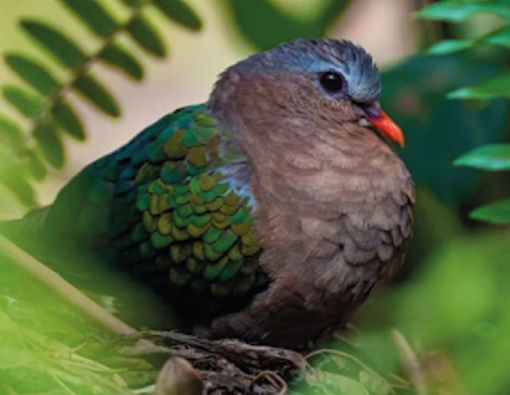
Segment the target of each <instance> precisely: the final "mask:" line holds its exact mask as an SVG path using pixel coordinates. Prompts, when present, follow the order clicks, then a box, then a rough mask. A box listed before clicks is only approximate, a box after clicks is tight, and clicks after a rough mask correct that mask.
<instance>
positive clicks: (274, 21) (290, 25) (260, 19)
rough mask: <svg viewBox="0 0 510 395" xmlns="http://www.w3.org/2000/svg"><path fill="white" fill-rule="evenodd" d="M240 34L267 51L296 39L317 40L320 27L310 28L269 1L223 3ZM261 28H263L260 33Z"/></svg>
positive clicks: (319, 34)
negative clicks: (308, 38) (309, 38)
mask: <svg viewBox="0 0 510 395" xmlns="http://www.w3.org/2000/svg"><path fill="white" fill-rule="evenodd" d="M225 3H226V4H227V5H228V8H229V10H230V12H231V13H232V17H233V18H234V22H235V23H236V24H237V25H238V26H239V29H240V32H241V33H243V34H244V35H245V36H246V37H247V38H249V40H250V41H251V42H252V43H254V44H255V45H256V46H257V47H258V48H260V49H263V50H266V49H270V48H273V47H275V46H276V45H279V44H281V43H282V42H285V41H290V40H293V39H295V38H297V37H303V38H307V37H318V36H321V35H322V33H323V32H322V29H321V27H320V26H318V25H317V26H311V25H308V24H306V23H305V22H303V21H301V20H297V19H295V18H293V17H291V16H290V15H287V14H286V13H285V12H283V11H281V10H280V9H279V8H277V7H276V6H275V5H274V4H273V3H271V2H270V1H268V0H258V1H239V0H225ZM261 26H264V28H263V29H261Z"/></svg>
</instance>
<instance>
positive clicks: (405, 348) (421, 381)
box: [391, 329, 429, 395]
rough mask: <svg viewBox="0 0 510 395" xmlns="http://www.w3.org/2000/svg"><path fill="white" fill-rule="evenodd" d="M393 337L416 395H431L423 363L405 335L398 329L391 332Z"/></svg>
mask: <svg viewBox="0 0 510 395" xmlns="http://www.w3.org/2000/svg"><path fill="white" fill-rule="evenodd" d="M391 335H392V337H393V342H394V343H395V346H396V347H397V350H398V352H399V354H400V359H401V361H402V364H403V365H404V367H405V369H406V371H407V374H408V375H409V380H410V381H411V382H412V383H413V385H414V387H415V389H416V393H417V394H418V395H426V394H428V393H429V391H428V388H427V387H428V386H427V380H426V379H425V377H424V374H423V368H422V366H421V363H420V361H419V359H418V357H417V356H416V353H415V352H414V351H413V349H412V348H411V346H410V345H409V342H408V341H407V340H406V338H405V337H404V335H402V333H401V332H400V331H398V330H396V329H393V330H392V331H391Z"/></svg>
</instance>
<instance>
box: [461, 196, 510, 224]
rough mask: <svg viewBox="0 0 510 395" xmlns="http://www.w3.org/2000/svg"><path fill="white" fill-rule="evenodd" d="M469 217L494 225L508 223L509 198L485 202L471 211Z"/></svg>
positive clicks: (509, 214)
mask: <svg viewBox="0 0 510 395" xmlns="http://www.w3.org/2000/svg"><path fill="white" fill-rule="evenodd" d="M469 217H470V218H472V219H477V220H480V221H485V222H489V223H491V224H494V225H505V224H510V199H505V200H500V201H497V202H495V203H491V204H487V205H485V206H482V207H479V208H477V209H476V210H473V211H471V213H470V214H469Z"/></svg>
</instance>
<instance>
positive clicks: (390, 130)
mask: <svg viewBox="0 0 510 395" xmlns="http://www.w3.org/2000/svg"><path fill="white" fill-rule="evenodd" d="M364 112H365V115H366V119H367V121H368V122H370V123H371V124H372V125H374V126H375V127H376V128H377V129H379V130H380V131H381V132H382V133H383V134H384V135H385V136H386V137H388V138H389V139H390V140H393V141H394V142H396V143H397V144H398V145H400V146H401V147H403V146H404V144H405V140H404V133H403V132H402V129H400V127H399V126H398V125H397V124H396V123H395V122H393V121H392V120H391V118H390V117H389V116H388V115H387V114H386V113H385V112H384V111H383V110H382V109H381V108H379V107H378V106H370V107H366V108H364Z"/></svg>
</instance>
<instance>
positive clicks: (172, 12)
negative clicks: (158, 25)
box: [154, 0, 203, 31]
mask: <svg viewBox="0 0 510 395" xmlns="http://www.w3.org/2000/svg"><path fill="white" fill-rule="evenodd" d="M154 5H155V6H156V7H157V8H158V10H159V11H161V12H162V13H163V15H165V17H166V18H167V19H169V20H170V21H172V22H176V23H178V24H180V25H182V26H184V27H187V28H188V29H191V30H195V31H198V30H200V29H202V26H203V24H202V20H201V19H200V17H199V16H198V14H197V13H196V12H195V10H194V9H193V8H191V7H190V6H189V5H188V4H186V3H185V2H183V1H181V0H156V1H155V2H154Z"/></svg>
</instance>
